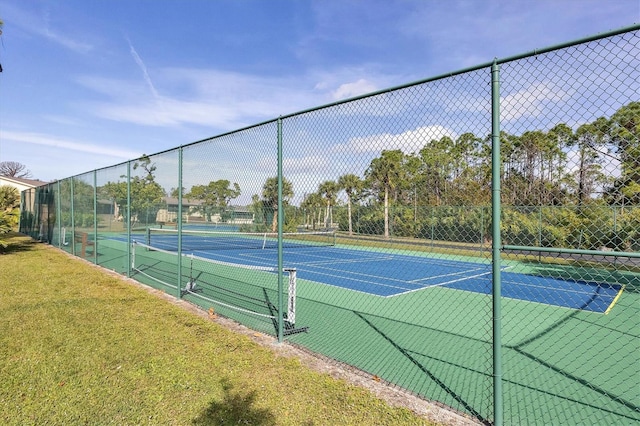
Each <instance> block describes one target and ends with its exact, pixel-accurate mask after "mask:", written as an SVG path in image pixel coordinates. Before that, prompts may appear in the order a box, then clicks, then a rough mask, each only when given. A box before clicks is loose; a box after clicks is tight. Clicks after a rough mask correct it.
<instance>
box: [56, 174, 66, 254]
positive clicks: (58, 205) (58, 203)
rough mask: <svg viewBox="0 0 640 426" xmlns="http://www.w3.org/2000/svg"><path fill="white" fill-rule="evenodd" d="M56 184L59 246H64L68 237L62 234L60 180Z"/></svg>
mask: <svg viewBox="0 0 640 426" xmlns="http://www.w3.org/2000/svg"><path fill="white" fill-rule="evenodd" d="M56 186H57V187H58V191H57V194H58V196H57V197H56V225H58V248H62V246H63V243H64V241H65V239H66V235H65V237H63V236H62V208H61V207H60V181H59V180H58V181H57V182H56ZM65 234H66V232H65Z"/></svg>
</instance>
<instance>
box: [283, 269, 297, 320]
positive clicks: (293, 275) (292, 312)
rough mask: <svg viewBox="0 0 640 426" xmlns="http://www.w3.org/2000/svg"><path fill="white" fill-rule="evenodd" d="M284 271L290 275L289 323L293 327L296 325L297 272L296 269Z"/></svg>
mask: <svg viewBox="0 0 640 426" xmlns="http://www.w3.org/2000/svg"><path fill="white" fill-rule="evenodd" d="M284 271H285V272H287V273H288V274H289V292H288V303H287V322H288V323H289V324H290V325H291V326H292V327H293V326H295V324H296V288H297V272H296V268H286V269H285V270H284Z"/></svg>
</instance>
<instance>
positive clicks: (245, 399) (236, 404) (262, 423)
mask: <svg viewBox="0 0 640 426" xmlns="http://www.w3.org/2000/svg"><path fill="white" fill-rule="evenodd" d="M222 389H223V391H224V399H223V400H222V401H212V402H211V403H210V404H209V406H208V407H207V408H205V409H204V410H202V412H201V413H200V414H199V415H198V417H196V418H195V419H193V421H192V422H191V424H192V425H195V426H209V425H211V426H213V425H238V424H243V425H245V424H246V425H259V426H271V425H275V424H276V416H275V414H273V412H271V410H269V409H266V408H257V407H255V406H254V404H255V400H256V392H255V391H250V392H247V393H241V392H237V391H234V389H233V385H232V384H231V383H229V380H228V379H223V380H222Z"/></svg>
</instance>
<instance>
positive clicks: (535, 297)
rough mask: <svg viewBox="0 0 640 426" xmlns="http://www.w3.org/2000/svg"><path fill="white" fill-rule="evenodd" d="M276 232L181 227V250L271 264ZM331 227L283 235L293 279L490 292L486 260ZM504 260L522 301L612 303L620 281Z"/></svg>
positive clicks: (396, 289)
mask: <svg viewBox="0 0 640 426" xmlns="http://www.w3.org/2000/svg"><path fill="white" fill-rule="evenodd" d="M152 231H154V234H152V235H153V237H148V238H149V241H148V242H149V243H150V244H151V245H152V246H153V247H157V248H159V249H163V250H176V249H177V246H178V239H177V234H175V233H173V232H169V231H165V230H152ZM276 237H277V236H276V235H275V234H267V233H255V234H254V233H238V232H231V233H227V232H219V233H215V232H194V233H188V232H184V233H183V240H182V246H183V254H185V255H195V256H197V257H199V258H203V259H211V260H212V261H214V262H221V263H225V264H227V265H233V264H237V265H238V266H239V267H265V268H273V267H274V265H277V244H276V241H277V239H276ZM334 241H335V236H334V235H333V234H331V233H321V232H319V233H295V234H288V235H287V236H286V238H285V243H284V245H285V249H284V251H283V259H284V262H285V265H284V266H285V267H288V268H295V269H296V270H297V276H298V279H301V280H305V281H308V282H314V283H318V284H322V285H328V286H335V287H339V288H343V289H348V290H352V291H355V292H361V293H366V294H370V295H375V296H380V297H396V296H400V295H403V294H406V293H410V292H415V291H428V290H429V289H430V288H433V287H446V288H450V289H457V290H463V291H470V292H474V293H481V294H491V291H492V290H491V289H492V272H491V265H490V264H489V263H479V262H470V261H463V260H453V259H451V260H448V259H443V258H442V257H439V258H431V257H428V256H425V255H420V254H419V253H415V254H412V253H394V252H389V251H379V250H378V251H376V250H375V249H363V248H355V247H348V246H335V245H333V244H334ZM517 269H518V266H517V265H515V266H514V265H512V266H506V267H503V271H502V283H503V288H502V294H503V296H504V297H507V298H514V299H518V300H524V301H528V302H535V303H542V304H547V305H552V306H558V307H563V308H569V309H580V310H587V311H593V312H599V313H605V312H608V310H610V309H611V308H612V307H613V306H614V304H615V301H616V300H617V298H618V297H619V296H620V294H621V292H622V291H623V286H622V285H620V284H616V283H607V282H587V281H581V280H574V279H567V280H563V279H558V278H550V277H544V276H536V275H531V274H526V273H520V272H514V270H517Z"/></svg>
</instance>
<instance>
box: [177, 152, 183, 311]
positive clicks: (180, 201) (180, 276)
mask: <svg viewBox="0 0 640 426" xmlns="http://www.w3.org/2000/svg"><path fill="white" fill-rule="evenodd" d="M177 219H178V221H177V222H176V225H177V227H178V271H177V272H178V281H177V282H178V289H177V292H178V293H177V297H178V299H180V298H181V297H182V147H180V148H178V218H177Z"/></svg>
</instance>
